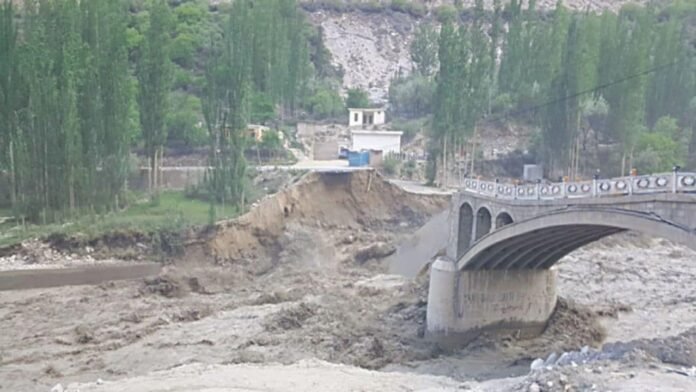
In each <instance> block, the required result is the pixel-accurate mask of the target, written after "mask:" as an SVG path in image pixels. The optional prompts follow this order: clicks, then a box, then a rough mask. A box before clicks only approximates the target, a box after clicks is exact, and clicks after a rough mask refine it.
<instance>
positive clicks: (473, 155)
mask: <svg viewBox="0 0 696 392" xmlns="http://www.w3.org/2000/svg"><path fill="white" fill-rule="evenodd" d="M477 133H478V129H477V128H476V126H475V125H474V139H473V142H472V146H471V177H474V176H475V175H476V172H475V169H476V136H477Z"/></svg>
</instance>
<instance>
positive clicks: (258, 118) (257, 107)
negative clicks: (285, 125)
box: [251, 92, 276, 124]
mask: <svg viewBox="0 0 696 392" xmlns="http://www.w3.org/2000/svg"><path fill="white" fill-rule="evenodd" d="M275 116H276V113H275V107H274V105H273V100H272V99H271V97H269V96H268V94H264V93H262V92H254V93H253V94H252V95H251V122H252V123H261V124H263V123H266V122H267V121H270V120H272V119H274V118H275Z"/></svg>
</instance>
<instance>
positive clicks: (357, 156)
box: [348, 151, 370, 167]
mask: <svg viewBox="0 0 696 392" xmlns="http://www.w3.org/2000/svg"><path fill="white" fill-rule="evenodd" d="M369 163H370V153H369V152H367V151H350V152H348V166H351V167H360V166H367V165H368V164H369Z"/></svg>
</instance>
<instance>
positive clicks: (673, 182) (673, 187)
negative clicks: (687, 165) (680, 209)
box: [672, 166, 681, 193]
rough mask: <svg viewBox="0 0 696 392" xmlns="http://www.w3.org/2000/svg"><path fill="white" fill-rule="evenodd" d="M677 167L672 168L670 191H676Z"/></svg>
mask: <svg viewBox="0 0 696 392" xmlns="http://www.w3.org/2000/svg"><path fill="white" fill-rule="evenodd" d="M679 169H681V168H680V167H679V166H674V167H673V168H672V193H677V180H678V179H679V176H678V175H677V173H679Z"/></svg>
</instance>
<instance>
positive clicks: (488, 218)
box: [474, 207, 493, 241]
mask: <svg viewBox="0 0 696 392" xmlns="http://www.w3.org/2000/svg"><path fill="white" fill-rule="evenodd" d="M492 223H493V222H492V215H491V211H490V210H489V209H488V208H486V207H481V208H479V209H478V211H476V235H475V237H474V241H478V240H480V239H481V238H482V237H483V236H485V235H486V234H488V233H490V232H491V227H492Z"/></svg>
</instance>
